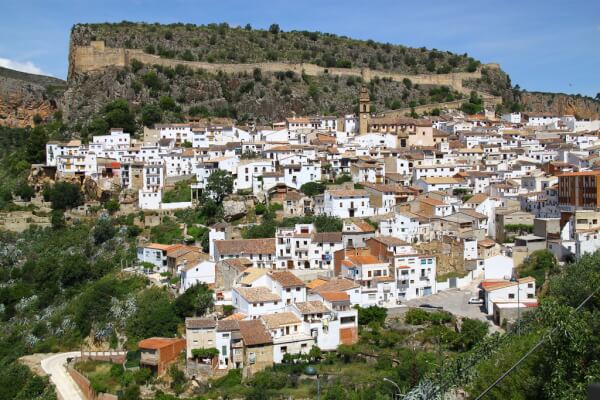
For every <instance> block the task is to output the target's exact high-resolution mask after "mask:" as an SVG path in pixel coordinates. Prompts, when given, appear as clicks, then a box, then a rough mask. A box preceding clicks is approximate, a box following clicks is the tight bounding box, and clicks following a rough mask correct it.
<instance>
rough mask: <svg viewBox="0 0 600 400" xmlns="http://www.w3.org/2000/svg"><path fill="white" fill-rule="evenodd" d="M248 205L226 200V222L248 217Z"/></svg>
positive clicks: (224, 212)
mask: <svg viewBox="0 0 600 400" xmlns="http://www.w3.org/2000/svg"><path fill="white" fill-rule="evenodd" d="M246 212H247V209H246V203H245V202H243V201H238V200H225V201H224V202H223V217H224V218H225V220H226V221H232V220H234V219H238V218H241V217H243V216H244V215H246Z"/></svg>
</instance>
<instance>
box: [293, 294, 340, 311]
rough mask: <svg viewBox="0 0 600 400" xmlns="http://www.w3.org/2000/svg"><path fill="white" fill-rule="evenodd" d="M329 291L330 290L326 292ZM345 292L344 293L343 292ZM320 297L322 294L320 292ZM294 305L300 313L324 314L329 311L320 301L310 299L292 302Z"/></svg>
mask: <svg viewBox="0 0 600 400" xmlns="http://www.w3.org/2000/svg"><path fill="white" fill-rule="evenodd" d="M327 293H331V292H327ZM344 294H346V293H344ZM321 297H323V295H322V294H321ZM294 306H296V308H297V309H298V311H300V313H302V314H325V313H329V312H331V310H330V309H329V308H327V306H326V305H325V304H323V302H322V301H319V300H312V301H304V302H299V303H294Z"/></svg>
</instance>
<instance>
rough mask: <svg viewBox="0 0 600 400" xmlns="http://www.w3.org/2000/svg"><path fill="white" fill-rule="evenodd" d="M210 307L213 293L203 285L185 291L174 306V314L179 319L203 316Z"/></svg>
mask: <svg viewBox="0 0 600 400" xmlns="http://www.w3.org/2000/svg"><path fill="white" fill-rule="evenodd" d="M212 306H213V292H212V290H210V289H209V288H208V286H207V285H206V284H204V283H201V284H196V285H193V286H192V287H190V288H189V289H187V290H186V291H185V292H183V294H182V295H181V296H179V297H178V298H177V299H176V300H175V304H174V308H175V312H176V313H177V315H178V316H179V317H180V318H185V317H198V316H203V315H204V314H206V312H207V311H208V310H210V309H211V308H212Z"/></svg>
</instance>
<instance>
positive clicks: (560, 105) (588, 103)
mask: <svg viewBox="0 0 600 400" xmlns="http://www.w3.org/2000/svg"><path fill="white" fill-rule="evenodd" d="M518 102H519V103H520V104H521V105H522V106H523V110H524V111H531V112H550V113H554V114H568V115H574V116H575V117H577V119H598V118H600V101H596V100H594V99H592V98H590V97H584V96H579V95H576V96H573V95H566V94H563V93H540V92H521V93H520V95H519V99H518Z"/></svg>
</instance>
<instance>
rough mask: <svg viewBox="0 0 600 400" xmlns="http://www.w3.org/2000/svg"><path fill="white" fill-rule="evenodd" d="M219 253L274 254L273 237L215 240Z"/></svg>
mask: <svg viewBox="0 0 600 400" xmlns="http://www.w3.org/2000/svg"><path fill="white" fill-rule="evenodd" d="M215 247H216V248H217V250H218V252H219V254H221V255H225V254H239V255H242V254H275V248H276V245H275V238H272V239H271V238H268V239H236V240H215Z"/></svg>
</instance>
